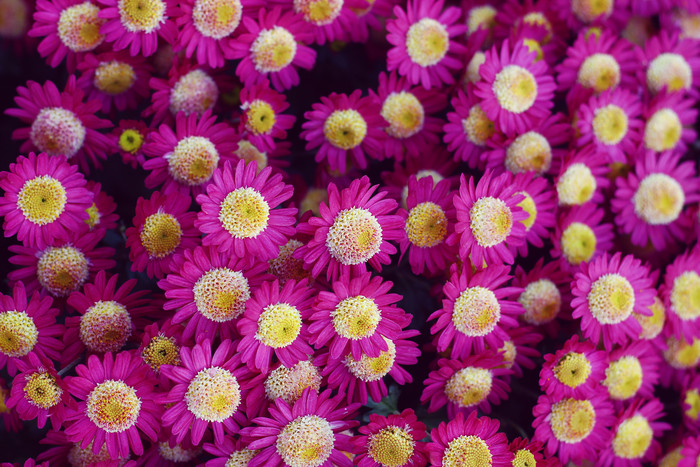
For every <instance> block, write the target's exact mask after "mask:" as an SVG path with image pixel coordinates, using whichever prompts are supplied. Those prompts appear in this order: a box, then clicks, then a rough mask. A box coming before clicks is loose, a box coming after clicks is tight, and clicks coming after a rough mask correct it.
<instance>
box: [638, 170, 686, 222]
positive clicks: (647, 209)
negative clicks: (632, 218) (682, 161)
mask: <svg viewBox="0 0 700 467" xmlns="http://www.w3.org/2000/svg"><path fill="white" fill-rule="evenodd" d="M632 201H633V202H634V212H635V214H637V216H638V217H639V218H640V219H642V220H643V221H644V222H646V223H647V224H651V225H664V224H670V223H671V222H673V221H675V220H676V219H678V216H679V215H680V213H681V210H682V209H683V205H684V204H685V193H684V192H683V188H682V187H681V184H680V183H678V181H676V179H674V178H673V177H670V176H668V175H666V174H662V173H655V174H651V175H647V176H646V177H644V179H643V180H642V181H641V182H640V183H639V187H638V188H637V191H636V192H635V193H634V197H633V198H632Z"/></svg>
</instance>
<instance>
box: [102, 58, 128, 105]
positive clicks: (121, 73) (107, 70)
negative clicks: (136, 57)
mask: <svg viewBox="0 0 700 467" xmlns="http://www.w3.org/2000/svg"><path fill="white" fill-rule="evenodd" d="M134 82H136V73H135V72H134V68H133V67H132V66H131V65H129V64H128V63H126V62H120V61H117V60H111V61H109V62H100V64H99V65H98V66H97V69H96V70H95V78H94V79H93V84H94V85H95V87H96V88H97V89H99V90H100V91H102V92H104V93H105V94H109V95H112V96H116V95H119V94H122V93H123V92H126V91H128V90H129V89H130V88H131V86H133V85H134Z"/></svg>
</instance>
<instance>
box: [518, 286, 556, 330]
mask: <svg viewBox="0 0 700 467" xmlns="http://www.w3.org/2000/svg"><path fill="white" fill-rule="evenodd" d="M518 301H519V302H520V304H521V305H522V306H523V308H525V313H523V314H522V315H521V316H522V319H523V320H524V321H525V322H527V323H530V324H534V325H535V326H539V325H541V324H545V323H548V322H550V321H552V320H553V319H554V318H556V316H557V315H558V314H559V310H561V292H559V289H558V288H557V286H556V284H554V282H552V281H551V280H549V279H538V280H536V281H534V282H531V283H529V284H528V285H527V286H525V290H523V293H521V294H520V297H519V298H518Z"/></svg>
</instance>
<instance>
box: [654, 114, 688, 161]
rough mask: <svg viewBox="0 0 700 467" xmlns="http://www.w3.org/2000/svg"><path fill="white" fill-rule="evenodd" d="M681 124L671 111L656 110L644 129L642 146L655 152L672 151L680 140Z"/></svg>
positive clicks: (676, 115)
mask: <svg viewBox="0 0 700 467" xmlns="http://www.w3.org/2000/svg"><path fill="white" fill-rule="evenodd" d="M682 133H683V124H682V123H681V119H680V118H678V114H677V113H676V112H674V111H673V110H671V109H661V110H657V111H656V112H655V113H654V115H652V116H651V117H650V118H649V120H647V124H646V126H645V127H644V145H645V146H646V147H647V148H649V149H651V150H653V151H656V152H662V151H667V150H669V149H673V148H674V147H676V144H678V141H679V140H680V139H681V134H682Z"/></svg>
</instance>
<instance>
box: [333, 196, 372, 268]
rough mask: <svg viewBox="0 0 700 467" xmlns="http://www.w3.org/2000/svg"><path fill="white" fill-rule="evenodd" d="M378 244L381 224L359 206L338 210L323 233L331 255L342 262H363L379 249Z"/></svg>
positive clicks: (346, 263)
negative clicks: (326, 234) (326, 230)
mask: <svg viewBox="0 0 700 467" xmlns="http://www.w3.org/2000/svg"><path fill="white" fill-rule="evenodd" d="M381 244H382V226H381V225H379V222H378V221H377V218H376V217H374V215H373V214H372V213H371V212H369V211H368V210H366V209H362V208H350V209H344V210H342V211H340V212H339V213H338V215H337V216H335V220H334V221H333V225H331V227H330V229H329V230H328V236H327V237H326V247H327V248H328V251H329V252H330V254H331V256H332V257H333V258H335V259H336V260H337V261H338V262H340V263H341V264H345V265H353V264H361V263H366V262H367V261H369V259H370V258H372V256H374V255H375V254H376V253H378V252H379V249H380V247H381Z"/></svg>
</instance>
